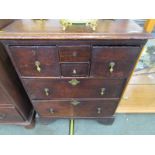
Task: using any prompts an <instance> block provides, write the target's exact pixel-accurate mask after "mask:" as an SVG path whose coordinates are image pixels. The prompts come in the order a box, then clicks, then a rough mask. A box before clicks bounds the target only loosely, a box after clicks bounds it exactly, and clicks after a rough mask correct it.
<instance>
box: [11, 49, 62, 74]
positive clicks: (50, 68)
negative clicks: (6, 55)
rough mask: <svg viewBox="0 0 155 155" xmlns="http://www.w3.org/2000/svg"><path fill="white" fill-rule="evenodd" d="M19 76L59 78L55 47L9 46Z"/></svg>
mask: <svg viewBox="0 0 155 155" xmlns="http://www.w3.org/2000/svg"><path fill="white" fill-rule="evenodd" d="M10 51H11V54H12V58H13V61H14V62H15V64H16V67H17V69H18V70H19V73H20V74H21V76H39V77H40V76H54V77H55V76H56V77H57V76H60V67H59V57H58V52H57V49H56V46H10Z"/></svg>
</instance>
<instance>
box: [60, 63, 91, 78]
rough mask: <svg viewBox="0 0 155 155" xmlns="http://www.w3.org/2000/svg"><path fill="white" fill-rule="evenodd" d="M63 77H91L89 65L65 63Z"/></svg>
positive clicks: (62, 71) (62, 66)
mask: <svg viewBox="0 0 155 155" xmlns="http://www.w3.org/2000/svg"><path fill="white" fill-rule="evenodd" d="M61 75H62V76H64V77H84V76H88V75H89V63H63V64H61Z"/></svg>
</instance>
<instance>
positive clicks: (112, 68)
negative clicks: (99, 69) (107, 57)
mask: <svg viewBox="0 0 155 155" xmlns="http://www.w3.org/2000/svg"><path fill="white" fill-rule="evenodd" d="M115 65H116V64H115V62H110V63H109V67H110V69H109V71H110V73H112V72H113V71H114V67H115Z"/></svg>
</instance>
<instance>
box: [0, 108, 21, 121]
mask: <svg viewBox="0 0 155 155" xmlns="http://www.w3.org/2000/svg"><path fill="white" fill-rule="evenodd" d="M23 121H24V120H23V118H22V117H21V115H20V114H19V113H18V111H17V109H16V108H15V107H0V123H7V122H9V123H10V122H12V123H16V122H23Z"/></svg>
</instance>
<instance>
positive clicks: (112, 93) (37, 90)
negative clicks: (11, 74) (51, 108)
mask: <svg viewBox="0 0 155 155" xmlns="http://www.w3.org/2000/svg"><path fill="white" fill-rule="evenodd" d="M23 82H24V84H25V87H26V89H27V92H28V93H29V96H30V98H31V99H33V100H44V99H45V100H46V99H59V98H119V97H120V95H121V93H122V90H123V87H124V82H125V81H124V80H102V79H23Z"/></svg>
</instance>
